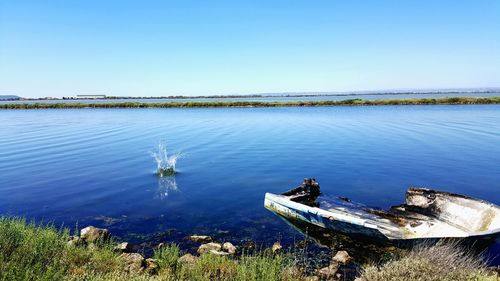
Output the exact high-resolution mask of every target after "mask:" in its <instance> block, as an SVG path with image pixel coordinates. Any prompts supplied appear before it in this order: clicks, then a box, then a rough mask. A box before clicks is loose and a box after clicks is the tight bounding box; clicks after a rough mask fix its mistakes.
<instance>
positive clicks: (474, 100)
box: [0, 96, 500, 109]
mask: <svg viewBox="0 0 500 281" xmlns="http://www.w3.org/2000/svg"><path fill="white" fill-rule="evenodd" d="M467 104H500V96H498V97H450V98H420V99H417V98H412V99H383V100H364V99H349V100H336V101H335V100H323V101H273V102H262V101H190V102H162V103H145V102H120V103H11V104H1V105H0V109H58V108H61V109H64V108H68V109H71V108H75V109H78V108H229V107H234V108H238V107H240V108H242V107H315V106H381V105H467Z"/></svg>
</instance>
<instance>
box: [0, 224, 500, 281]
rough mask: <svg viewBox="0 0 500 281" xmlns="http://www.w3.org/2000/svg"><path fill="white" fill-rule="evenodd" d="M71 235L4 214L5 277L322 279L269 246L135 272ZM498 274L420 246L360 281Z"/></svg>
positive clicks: (168, 261)
mask: <svg viewBox="0 0 500 281" xmlns="http://www.w3.org/2000/svg"><path fill="white" fill-rule="evenodd" d="M70 239H71V237H70V235H69V231H68V230H67V229H63V230H58V229H56V228H54V227H52V226H50V225H49V226H39V225H35V224H32V223H26V221H24V220H21V219H15V218H0V280H144V281H146V280H200V281H202V280H207V281H208V280H287V281H292V280H319V279H315V278H311V277H308V278H309V279H305V278H306V276H305V274H304V273H303V271H302V270H301V269H300V267H297V263H296V262H295V260H294V258H293V256H292V255H290V254H273V253H272V252H271V251H269V250H265V251H262V252H260V253H256V254H252V255H244V254H243V255H239V256H237V257H229V256H217V255H214V254H202V255H201V256H199V257H194V256H191V257H190V258H191V261H186V259H183V258H184V257H185V256H184V257H181V255H182V253H181V251H180V249H179V247H177V246H176V245H166V246H164V247H161V248H159V249H157V250H155V251H154V254H153V258H154V260H155V264H156V267H154V268H153V269H154V270H153V271H151V270H149V271H148V269H147V268H146V269H141V270H139V271H134V270H130V268H131V267H130V264H129V265H128V267H127V262H126V261H125V260H124V259H123V258H122V256H120V254H121V253H119V252H117V251H116V250H115V249H113V245H114V244H113V242H112V241H107V242H102V241H100V243H98V245H97V246H96V245H94V244H89V245H86V246H85V245H78V244H72V243H68V241H69V240H70ZM146 262H147V260H146ZM497 278H498V276H497V275H494V273H492V272H488V271H487V270H486V269H485V267H484V265H483V264H482V262H481V261H480V260H478V259H477V257H474V256H471V255H468V254H466V253H464V252H463V251H461V250H460V249H459V248H457V247H456V246H446V245H444V246H437V247H430V248H417V249H414V250H413V251H411V252H409V253H407V254H404V255H402V256H401V257H400V258H399V259H394V260H390V261H388V262H386V263H384V264H381V265H378V266H376V265H368V266H366V267H365V268H364V269H362V270H361V272H360V277H359V278H358V279H357V280H361V281H378V280H387V281H392V280H421V281H427V280H429V281H435V280H464V281H469V280H471V281H472V280H482V281H493V280H498V279H497ZM328 280H336V279H328Z"/></svg>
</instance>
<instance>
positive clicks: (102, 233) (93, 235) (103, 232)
mask: <svg viewBox="0 0 500 281" xmlns="http://www.w3.org/2000/svg"><path fill="white" fill-rule="evenodd" d="M80 238H82V239H83V240H84V241H85V242H87V243H95V242H98V241H105V240H107V239H108V238H109V231H108V230H107V229H105V228H97V227H94V226H87V227H85V228H84V229H82V230H80Z"/></svg>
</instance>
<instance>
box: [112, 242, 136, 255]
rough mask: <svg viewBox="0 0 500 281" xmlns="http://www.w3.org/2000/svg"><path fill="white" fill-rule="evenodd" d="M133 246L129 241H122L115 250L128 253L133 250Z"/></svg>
mask: <svg viewBox="0 0 500 281" xmlns="http://www.w3.org/2000/svg"><path fill="white" fill-rule="evenodd" d="M132 249H133V246H132V244H130V243H128V242H122V243H119V244H118V245H116V246H115V248H114V250H115V251H117V252H122V253H127V252H130V251H132Z"/></svg>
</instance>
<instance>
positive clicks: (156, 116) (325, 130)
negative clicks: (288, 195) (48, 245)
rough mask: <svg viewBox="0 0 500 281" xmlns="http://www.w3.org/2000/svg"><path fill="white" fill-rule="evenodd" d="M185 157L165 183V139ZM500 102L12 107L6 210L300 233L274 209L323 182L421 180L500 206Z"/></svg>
mask: <svg viewBox="0 0 500 281" xmlns="http://www.w3.org/2000/svg"><path fill="white" fill-rule="evenodd" d="M161 141H163V142H165V143H166V144H167V145H168V148H169V152H170V153H174V152H182V153H183V158H182V159H180V160H179V161H178V164H177V165H178V166H177V168H178V171H179V173H178V174H177V175H176V176H175V177H174V178H158V177H157V176H156V175H155V168H156V163H155V161H154V159H153V157H152V156H151V152H153V151H154V150H155V149H156V147H157V145H158V143H159V142H161ZM499 163H500V105H468V106H377V107H321V108H317V107H316V108H315V107H304V108H294V107H290V108H213V109H77V110H72V109H60V110H2V111H0V213H1V214H2V215H16V216H25V217H27V218H30V219H31V218H33V219H36V220H38V221H40V220H43V221H53V222H55V223H57V224H64V225H66V226H68V227H71V228H75V227H76V225H77V224H78V226H80V227H82V226H86V225H89V224H93V225H96V226H100V227H107V228H109V229H110V231H111V232H112V234H114V235H117V236H119V237H120V238H123V239H130V240H133V241H141V240H143V239H150V238H151V237H152V236H153V237H155V239H157V240H166V241H178V242H180V243H184V241H185V240H183V239H184V238H185V236H186V235H188V234H193V233H196V234H208V235H214V236H216V237H219V238H220V239H224V240H229V241H233V242H238V241H239V240H241V239H253V240H255V241H257V242H258V243H264V244H269V243H272V242H274V241H276V240H278V239H281V240H283V241H285V242H286V241H292V240H293V239H295V237H296V236H297V235H298V234H297V232H296V231H295V230H294V229H292V228H291V227H289V226H288V225H287V224H286V223H285V222H284V221H282V220H281V219H279V218H278V217H277V216H276V215H274V214H272V213H270V212H269V211H267V210H266V209H264V208H263V199H264V193H265V192H275V193H280V192H283V191H285V190H287V189H289V188H291V187H294V186H296V185H298V184H299V183H300V182H301V181H302V179H303V178H304V177H315V178H316V179H317V180H318V181H319V182H320V183H321V189H322V191H323V193H325V194H332V195H342V196H346V197H349V198H351V199H352V200H353V201H359V202H363V203H366V204H368V205H371V206H379V207H389V206H391V205H396V204H399V203H402V201H403V198H404V192H405V190H406V189H407V188H408V187H409V186H423V187H433V188H436V189H441V190H445V191H450V192H458V193H464V194H468V195H471V196H474V197H478V198H484V199H487V200H489V201H491V202H493V203H496V204H500V169H499Z"/></svg>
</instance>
